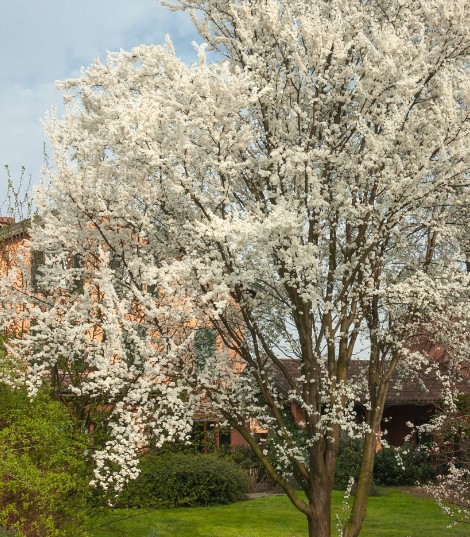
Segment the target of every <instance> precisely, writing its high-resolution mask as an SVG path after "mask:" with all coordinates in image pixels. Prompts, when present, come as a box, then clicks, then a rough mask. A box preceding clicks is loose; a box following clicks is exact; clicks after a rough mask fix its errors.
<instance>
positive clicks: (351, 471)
mask: <svg viewBox="0 0 470 537" xmlns="http://www.w3.org/2000/svg"><path fill="white" fill-rule="evenodd" d="M361 459H362V442H361V441H360V440H353V439H351V438H347V437H345V438H342V439H341V444H340V447H339V454H338V460H337V462H336V473H335V481H334V488H335V489H337V490H346V488H347V486H348V483H349V480H350V478H351V477H353V478H354V481H357V478H358V476H359V469H360V467H361Z"/></svg>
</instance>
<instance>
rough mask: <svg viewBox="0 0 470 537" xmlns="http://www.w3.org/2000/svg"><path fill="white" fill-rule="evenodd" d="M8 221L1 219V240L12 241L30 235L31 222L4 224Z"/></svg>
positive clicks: (27, 220)
mask: <svg viewBox="0 0 470 537" xmlns="http://www.w3.org/2000/svg"><path fill="white" fill-rule="evenodd" d="M2 220H6V219H5V217H1V218H0V224H3V225H1V227H0V240H11V239H15V238H17V237H21V236H23V235H28V234H29V228H30V227H31V220H30V219H29V218H28V219H26V220H21V221H20V222H13V223H10V222H2Z"/></svg>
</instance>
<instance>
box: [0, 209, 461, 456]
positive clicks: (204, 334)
mask: <svg viewBox="0 0 470 537" xmlns="http://www.w3.org/2000/svg"><path fill="white" fill-rule="evenodd" d="M29 226H30V222H29V221H27V220H25V221H22V222H18V223H15V222H14V220H13V219H11V218H6V217H0V276H1V274H2V273H3V274H4V273H5V272H6V271H7V270H8V269H9V268H11V267H12V266H15V259H14V257H15V252H17V251H18V249H19V248H20V247H26V248H28V247H29V233H28V230H29ZM40 257H41V256H40V253H39V254H38V253H37V252H33V254H32V255H30V260H29V264H30V270H31V280H30V281H31V286H32V287H33V288H34V282H35V272H36V271H37V269H38V266H39V264H40V263H41V261H43V260H42V259H40ZM23 283H24V282H18V284H19V285H22V284H23ZM195 326H197V325H195ZM19 328H20V329H21V330H25V329H26V330H27V326H22V327H19ZM195 329H196V330H197V332H196V336H195V345H196V362H197V361H198V360H204V353H207V352H208V351H209V352H210V349H211V348H212V347H214V349H215V346H218V345H220V342H218V341H217V339H216V335H215V334H214V332H213V331H211V329H209V328H207V327H196V328H195ZM198 346H200V347H201V349H202V351H199V350H198ZM426 352H428V354H429V356H430V358H431V359H433V360H434V361H436V362H440V363H441V366H440V367H441V368H445V360H444V355H445V351H444V350H443V349H442V348H439V347H436V346H434V347H431V348H429V349H427V351H426ZM283 363H284V365H285V366H286V367H287V369H288V371H289V373H290V374H291V376H292V378H297V377H299V376H300V361H299V360H296V359H292V358H286V359H284V360H283ZM196 365H197V363H196ZM367 367H368V363H367V361H363V360H353V361H352V362H351V367H350V377H351V378H354V377H357V378H364V376H365V375H367ZM272 376H273V379H274V381H275V383H276V384H277V387H278V389H279V391H280V392H281V393H283V392H284V393H285V394H287V392H288V386H287V383H286V380H285V378H284V377H283V375H282V374H281V372H280V371H279V370H278V371H275V370H274V371H273V373H272ZM442 388H443V386H442V382H441V381H440V380H439V378H438V375H437V374H436V372H429V373H428V374H426V375H425V376H424V377H421V378H412V377H410V376H401V375H400V373H399V372H398V373H396V374H395V375H394V376H393V377H392V381H391V385H390V389H389V393H388V397H387V401H386V405H385V410H384V416H383V420H382V424H381V429H382V431H384V435H383V438H384V439H385V440H387V442H388V443H389V444H391V445H395V446H398V445H401V444H403V442H404V441H405V439H406V438H407V437H408V436H409V435H410V434H411V437H410V439H411V440H412V441H414V442H416V443H419V442H421V441H424V440H425V438H424V437H423V436H421V437H419V436H418V435H417V434H416V433H413V429H412V428H410V427H409V426H408V425H407V424H408V423H409V422H411V423H413V424H414V425H422V424H424V423H426V422H428V421H429V420H430V419H431V418H432V416H433V415H435V414H436V412H439V409H440V404H441V400H442ZM459 388H461V390H462V391H464V392H465V393H469V392H470V388H469V383H468V382H463V381H462V382H460V386H459ZM289 410H290V412H291V413H292V417H293V419H294V420H295V421H297V422H300V421H302V419H303V416H302V411H301V410H300V408H299V407H298V406H297V405H295V404H292V405H291V406H290V409H289ZM364 412H365V409H364V405H363V403H362V402H361V401H358V402H357V404H356V414H357V416H358V419H361V416H362V415H363V414H364ZM194 421H195V433H196V434H197V435H199V438H200V442H201V446H202V449H203V450H204V451H206V450H207V449H208V446H209V445H210V444H215V445H216V446H219V445H231V446H243V445H247V444H246V442H245V440H244V439H243V437H242V436H241V435H240V433H238V432H237V431H235V430H232V431H224V430H221V429H220V428H219V425H218V423H219V418H218V416H217V415H215V414H214V413H213V411H212V409H211V408H210V404H203V405H202V407H201V408H200V410H199V411H198V412H197V414H196V415H195V416H194ZM250 425H251V429H252V430H255V432H256V433H257V434H258V435H259V436H260V437H265V436H267V432H268V431H267V430H266V429H262V428H260V427H259V426H258V425H257V424H256V423H255V422H253V423H251V424H250Z"/></svg>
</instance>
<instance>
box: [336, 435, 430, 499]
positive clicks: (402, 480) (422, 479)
mask: <svg viewBox="0 0 470 537" xmlns="http://www.w3.org/2000/svg"><path fill="white" fill-rule="evenodd" d="M361 450H362V445H361V442H360V441H359V440H351V439H343V440H342V442H341V445H340V450H339V455H338V462H337V465H336V474H335V485H334V487H335V489H337V490H345V489H346V487H347V485H348V482H349V478H350V477H353V478H354V480H355V481H357V478H358V476H359V469H360V466H361V456H362V452H361ZM435 477H436V468H435V465H434V464H433V462H432V461H431V460H430V459H429V455H427V454H426V452H424V451H422V450H420V449H419V448H418V447H417V446H415V445H414V444H406V445H404V446H402V447H394V446H392V447H389V448H384V449H381V450H380V451H379V452H378V453H377V454H376V456H375V464H374V483H375V484H377V485H387V486H388V485H393V486H410V485H416V484H417V483H427V482H428V481H430V480H432V479H434V478H435ZM374 490H375V488H374V486H372V487H371V495H375V494H374Z"/></svg>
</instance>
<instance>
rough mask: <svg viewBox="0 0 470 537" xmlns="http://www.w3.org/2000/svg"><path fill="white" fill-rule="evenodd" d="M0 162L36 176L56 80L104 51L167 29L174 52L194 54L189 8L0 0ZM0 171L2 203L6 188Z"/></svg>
mask: <svg viewBox="0 0 470 537" xmlns="http://www.w3.org/2000/svg"><path fill="white" fill-rule="evenodd" d="M0 21H1V31H0V47H1V50H3V51H10V52H9V54H5V53H3V54H2V59H1V63H0V125H1V129H0V165H1V166H3V165H5V164H9V165H10V167H11V170H12V174H13V177H14V178H15V177H18V176H19V173H20V169H21V166H22V165H24V166H25V167H26V170H27V172H28V173H31V174H32V176H33V183H37V182H38V180H39V171H40V168H41V166H42V163H43V144H44V141H45V137H44V134H43V132H42V126H41V124H40V119H41V118H42V117H44V114H45V112H46V111H47V110H48V109H50V108H51V106H52V105H59V106H60V99H61V96H60V95H59V93H58V92H57V91H56V90H55V86H54V83H55V81H56V80H62V79H67V78H73V77H76V76H77V75H78V74H79V72H80V68H81V67H82V66H87V65H89V64H90V63H91V62H92V61H93V60H94V58H96V57H100V58H101V59H102V60H104V59H105V55H106V50H119V49H125V50H129V49H131V48H132V47H134V46H136V45H139V44H142V43H147V44H149V43H155V44H158V43H162V42H163V40H164V36H165V34H166V33H169V34H170V35H171V36H172V39H173V41H174V44H175V48H176V51H177V53H178V55H180V57H181V58H182V59H183V60H185V61H194V60H195V56H194V53H193V50H192V47H191V41H192V40H194V39H195V38H196V37H197V36H196V34H195V32H194V29H193V27H192V23H191V21H190V18H189V16H188V15H187V14H184V13H174V12H171V11H168V10H166V9H164V8H162V7H161V6H160V5H158V4H157V2H156V1H155V0H130V1H129V0H80V1H77V0H41V1H40V2H37V1H34V0H15V2H0ZM5 177H6V176H5V174H4V173H0V202H1V201H2V200H3V197H4V193H5Z"/></svg>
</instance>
